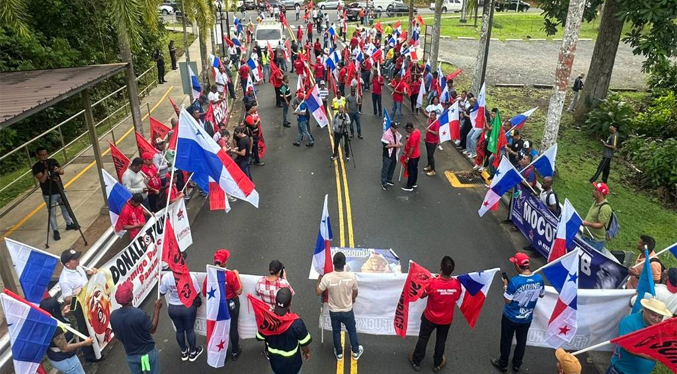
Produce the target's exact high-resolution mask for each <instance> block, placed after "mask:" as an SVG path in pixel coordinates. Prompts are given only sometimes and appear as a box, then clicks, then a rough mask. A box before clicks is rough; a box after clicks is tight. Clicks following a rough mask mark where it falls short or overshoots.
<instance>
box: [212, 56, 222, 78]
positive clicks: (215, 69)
mask: <svg viewBox="0 0 677 374" xmlns="http://www.w3.org/2000/svg"><path fill="white" fill-rule="evenodd" d="M209 61H210V62H211V65H212V75H213V76H214V78H216V76H217V75H219V67H221V60H220V59H219V58H218V57H217V56H214V55H213V54H211V53H210V54H209Z"/></svg>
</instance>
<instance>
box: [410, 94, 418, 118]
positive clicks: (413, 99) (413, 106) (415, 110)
mask: <svg viewBox="0 0 677 374" xmlns="http://www.w3.org/2000/svg"><path fill="white" fill-rule="evenodd" d="M416 99H418V92H412V93H411V94H410V95H409V100H410V104H411V112H412V113H414V114H418V108H417V107H416Z"/></svg>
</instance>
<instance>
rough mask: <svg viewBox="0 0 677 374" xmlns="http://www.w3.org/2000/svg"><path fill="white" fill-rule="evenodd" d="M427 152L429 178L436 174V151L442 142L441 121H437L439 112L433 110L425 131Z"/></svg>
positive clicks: (426, 169)
mask: <svg viewBox="0 0 677 374" xmlns="http://www.w3.org/2000/svg"><path fill="white" fill-rule="evenodd" d="M424 141H425V150H426V153H427V154H428V166H426V167H424V168H423V170H425V171H426V172H427V173H426V175H427V176H429V177H432V176H434V175H435V174H436V173H435V149H436V148H437V144H438V143H439V142H440V121H438V120H437V112H436V111H434V110H432V111H430V115H429V116H428V127H427V128H426V130H425V140H424Z"/></svg>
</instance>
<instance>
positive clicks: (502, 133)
mask: <svg viewBox="0 0 677 374" xmlns="http://www.w3.org/2000/svg"><path fill="white" fill-rule="evenodd" d="M506 144H508V138H506V137H505V131H503V129H501V131H499V133H498V141H497V142H496V150H497V153H496V155H494V163H493V165H494V167H495V168H498V165H499V164H500V163H501V158H500V157H499V155H500V154H501V149H503V147H505V146H506Z"/></svg>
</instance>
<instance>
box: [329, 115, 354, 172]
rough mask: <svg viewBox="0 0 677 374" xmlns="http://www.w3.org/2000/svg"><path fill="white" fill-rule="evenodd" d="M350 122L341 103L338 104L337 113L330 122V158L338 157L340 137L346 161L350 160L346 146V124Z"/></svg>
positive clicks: (347, 140)
mask: <svg viewBox="0 0 677 374" xmlns="http://www.w3.org/2000/svg"><path fill="white" fill-rule="evenodd" d="M349 123H350V117H348V115H347V114H346V112H345V108H344V107H343V105H339V107H338V113H336V116H334V121H333V122H332V124H331V129H332V131H334V154H333V155H332V156H331V159H332V160H336V158H337V157H338V150H339V146H340V145H341V139H343V148H344V151H345V154H346V161H350V148H349V147H348V142H349V141H350V140H349V139H348V124H349Z"/></svg>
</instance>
